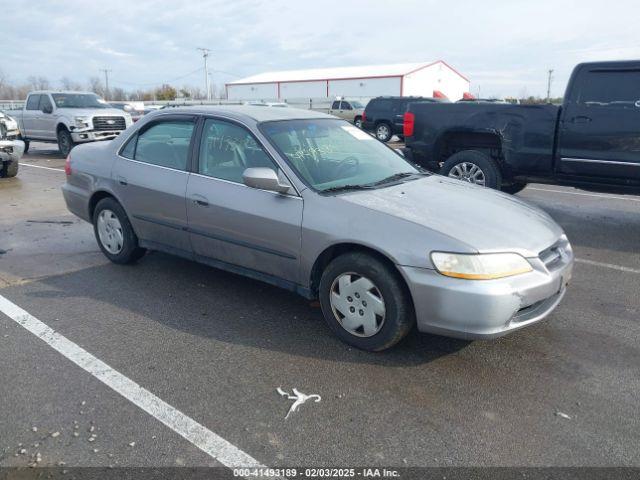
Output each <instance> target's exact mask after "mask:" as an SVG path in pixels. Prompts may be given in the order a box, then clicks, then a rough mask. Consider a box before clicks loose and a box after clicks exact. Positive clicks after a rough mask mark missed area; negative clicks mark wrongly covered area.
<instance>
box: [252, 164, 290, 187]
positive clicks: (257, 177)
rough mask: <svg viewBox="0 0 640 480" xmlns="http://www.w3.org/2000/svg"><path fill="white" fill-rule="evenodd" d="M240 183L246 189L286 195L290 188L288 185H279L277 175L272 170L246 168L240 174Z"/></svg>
mask: <svg viewBox="0 0 640 480" xmlns="http://www.w3.org/2000/svg"><path fill="white" fill-rule="evenodd" d="M242 181H243V182H244V184H245V185H246V186H247V187H251V188H259V189H260V190H268V191H270V192H278V193H287V192H289V189H290V188H291V186H290V185H285V184H282V183H280V180H279V179H278V174H277V173H276V172H275V170H273V169H272V168H265V167H258V168H247V169H246V170H245V171H244V172H243V173H242Z"/></svg>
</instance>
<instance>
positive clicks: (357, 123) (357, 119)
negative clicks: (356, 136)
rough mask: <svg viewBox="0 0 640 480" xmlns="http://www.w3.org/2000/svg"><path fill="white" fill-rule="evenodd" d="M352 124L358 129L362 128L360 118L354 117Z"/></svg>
mask: <svg viewBox="0 0 640 480" xmlns="http://www.w3.org/2000/svg"><path fill="white" fill-rule="evenodd" d="M353 124H354V125H355V126H356V127H358V128H362V117H356V118H355V120H354V121H353Z"/></svg>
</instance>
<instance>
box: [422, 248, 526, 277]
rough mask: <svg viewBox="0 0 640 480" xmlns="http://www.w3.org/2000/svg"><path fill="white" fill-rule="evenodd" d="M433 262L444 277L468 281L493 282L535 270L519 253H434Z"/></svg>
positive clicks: (432, 254)
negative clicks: (496, 279) (495, 279)
mask: <svg viewBox="0 0 640 480" xmlns="http://www.w3.org/2000/svg"><path fill="white" fill-rule="evenodd" d="M431 260H432V261H433V264H434V265H435V267H436V269H437V270H438V272H439V273H441V274H442V275H446V276H447V277H454V278H464V279H467V280H491V279H494V278H504V277H510V276H512V275H519V274H521V273H527V272H530V271H532V270H533V268H532V267H531V264H530V263H529V262H528V261H527V260H526V259H525V258H524V257H523V256H521V255H518V254H517V253H480V254H466V253H447V252H432V253H431Z"/></svg>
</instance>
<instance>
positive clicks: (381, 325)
mask: <svg viewBox="0 0 640 480" xmlns="http://www.w3.org/2000/svg"><path fill="white" fill-rule="evenodd" d="M319 294H320V305H321V307H322V313H323V315H324V318H325V320H326V322H327V324H328V325H329V328H331V330H332V331H333V333H335V334H336V335H337V336H338V338H340V339H341V340H342V341H343V342H345V343H348V344H349V345H353V346H354V347H356V348H359V349H362V350H368V351H373V352H378V351H381V350H385V349H387V348H390V347H392V346H393V345H395V344H396V343H398V342H399V341H400V340H402V339H403V338H404V337H405V336H406V335H407V333H409V330H411V327H412V326H413V324H414V323H415V315H414V312H413V304H412V302H411V298H410V295H409V292H408V290H407V288H406V285H405V284H404V282H403V280H402V277H400V274H399V273H398V272H397V271H396V270H395V269H393V267H391V266H389V265H387V264H386V263H384V262H382V261H380V260H378V259H377V258H376V257H374V256H372V255H369V254H367V253H360V252H356V253H347V254H344V255H341V256H339V257H337V258H335V259H334V260H333V261H332V262H331V263H329V265H328V266H327V268H326V269H325V271H324V272H323V273H322V278H321V279H320V290H319Z"/></svg>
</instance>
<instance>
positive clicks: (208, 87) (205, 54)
mask: <svg viewBox="0 0 640 480" xmlns="http://www.w3.org/2000/svg"><path fill="white" fill-rule="evenodd" d="M196 50H200V51H201V52H202V58H204V88H205V91H206V92H207V100H211V85H210V84H209V69H208V67H207V58H208V57H209V52H210V51H211V50H209V49H208V48H200V47H198V48H197V49H196Z"/></svg>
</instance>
